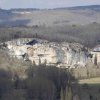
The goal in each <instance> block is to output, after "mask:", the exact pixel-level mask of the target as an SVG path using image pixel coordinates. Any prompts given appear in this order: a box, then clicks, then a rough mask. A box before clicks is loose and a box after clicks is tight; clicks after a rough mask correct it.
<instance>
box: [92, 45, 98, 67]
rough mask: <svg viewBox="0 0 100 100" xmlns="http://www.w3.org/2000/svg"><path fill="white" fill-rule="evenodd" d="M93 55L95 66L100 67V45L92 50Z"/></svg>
mask: <svg viewBox="0 0 100 100" xmlns="http://www.w3.org/2000/svg"><path fill="white" fill-rule="evenodd" d="M91 54H92V55H93V57H92V58H93V59H92V60H93V63H94V64H95V65H98V64H99V63H100V45H97V46H95V47H94V48H93V49H92V52H91Z"/></svg>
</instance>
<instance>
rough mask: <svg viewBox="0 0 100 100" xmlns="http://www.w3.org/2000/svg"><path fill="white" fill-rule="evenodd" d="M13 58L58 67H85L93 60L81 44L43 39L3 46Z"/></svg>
mask: <svg viewBox="0 0 100 100" xmlns="http://www.w3.org/2000/svg"><path fill="white" fill-rule="evenodd" d="M2 46H4V47H5V48H6V51H8V53H9V55H10V56H12V57H17V58H19V59H24V60H30V61H31V62H32V63H35V64H36V65H39V64H46V65H55V66H57V67H68V66H71V67H77V66H85V65H86V64H87V63H88V62H89V61H91V58H90V57H89V52H88V49H87V48H86V47H84V46H83V45H81V44H79V43H68V42H62V43H56V42H49V41H46V40H41V39H17V40H13V41H8V42H5V43H3V44H2Z"/></svg>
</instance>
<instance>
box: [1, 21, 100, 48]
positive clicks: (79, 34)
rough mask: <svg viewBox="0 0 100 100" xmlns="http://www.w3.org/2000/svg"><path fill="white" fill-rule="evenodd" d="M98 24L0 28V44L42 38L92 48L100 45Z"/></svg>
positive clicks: (99, 25)
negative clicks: (77, 43) (16, 39)
mask: <svg viewBox="0 0 100 100" xmlns="http://www.w3.org/2000/svg"><path fill="white" fill-rule="evenodd" d="M99 27H100V24H98V23H91V24H88V25H83V26H81V25H80V26H79V25H72V26H71V25H63V26H53V27H52V26H48V27H47V26H45V25H40V26H38V25H36V26H35V25H34V26H32V27H25V26H21V27H5V28H2V27H1V28H0V42H5V41H8V40H12V39H15V38H23V37H24V38H30V37H31V38H32V37H33V38H34V37H35V38H42V39H47V40H49V41H58V42H61V41H67V42H79V43H82V44H84V45H85V46H88V47H94V46H95V45H97V44H99V43H100V33H99V32H100V28H99Z"/></svg>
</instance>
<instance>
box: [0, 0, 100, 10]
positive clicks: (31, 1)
mask: <svg viewBox="0 0 100 100" xmlns="http://www.w3.org/2000/svg"><path fill="white" fill-rule="evenodd" d="M84 5H100V0H0V7H1V8H4V9H10V8H56V7H69V6H84Z"/></svg>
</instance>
